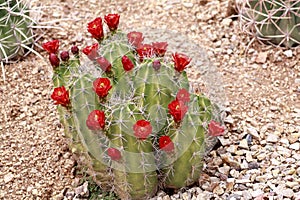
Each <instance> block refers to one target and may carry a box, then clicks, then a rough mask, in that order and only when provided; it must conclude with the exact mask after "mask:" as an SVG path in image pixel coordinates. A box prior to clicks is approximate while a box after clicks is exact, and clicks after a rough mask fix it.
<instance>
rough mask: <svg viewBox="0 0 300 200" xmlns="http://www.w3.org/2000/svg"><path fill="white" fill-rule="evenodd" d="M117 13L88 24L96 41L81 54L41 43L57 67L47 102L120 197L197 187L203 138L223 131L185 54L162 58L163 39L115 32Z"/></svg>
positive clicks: (101, 180)
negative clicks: (197, 89)
mask: <svg viewBox="0 0 300 200" xmlns="http://www.w3.org/2000/svg"><path fill="white" fill-rule="evenodd" d="M119 17H120V16H119V15H118V14H108V15H106V16H105V17H104V19H105V23H106V24H107V26H108V28H109V31H108V33H104V28H103V24H102V19H101V18H100V17H98V18H96V19H95V20H93V21H92V22H90V23H89V24H88V31H89V32H90V33H91V35H92V37H93V38H95V39H96V40H97V42H96V43H94V44H93V45H90V46H87V47H86V48H84V49H83V50H82V52H83V53H84V54H85V55H86V56H87V57H88V59H87V61H86V62H85V63H82V62H81V61H80V60H79V58H80V53H79V49H78V48H77V46H73V47H72V48H71V52H72V55H73V56H71V55H70V54H69V51H62V52H60V53H59V52H58V48H59V41H58V40H53V41H50V42H47V43H44V44H43V48H44V49H45V50H46V51H48V53H49V61H50V63H51V65H52V66H53V69H54V75H53V83H54V91H53V93H52V95H51V98H52V99H53V100H54V101H55V104H57V105H58V107H57V109H58V112H59V114H60V120H61V122H62V124H63V125H64V127H65V133H66V135H67V136H68V137H69V138H70V140H71V142H70V143H71V145H70V146H71V150H72V151H73V152H74V153H77V154H78V155H81V160H82V161H83V162H84V163H86V164H87V165H88V166H89V167H90V169H91V172H90V173H91V175H93V176H94V178H95V181H96V182H97V184H99V185H100V186H101V187H102V188H103V189H108V190H113V191H115V192H116V193H117V194H118V195H119V197H120V198H122V199H146V198H150V197H152V196H153V195H154V194H155V193H156V192H157V189H158V188H172V189H178V188H181V187H185V186H189V185H191V184H194V183H195V182H197V180H198V178H199V176H200V171H201V168H202V164H203V163H202V158H203V154H204V151H205V140H206V138H207V135H208V134H210V135H213V136H218V135H221V134H223V132H224V128H223V126H222V125H221V123H222V122H221V121H220V120H219V116H215V115H214V114H213V113H215V112H214V110H215V109H218V108H217V106H216V105H214V104H213V103H212V102H211V101H210V100H209V98H207V97H206V96H205V95H204V94H193V93H192V92H191V91H192V88H191V87H190V83H189V81H188V78H187V74H186V72H185V68H186V67H187V66H188V65H189V64H190V61H191V59H190V58H189V57H188V56H187V55H185V54H183V53H173V54H172V61H169V60H168V59H166V58H165V53H166V51H167V46H168V44H167V42H153V43H152V44H144V43H143V39H144V38H143V34H142V33H141V32H136V31H133V32H130V33H128V34H126V33H124V32H122V31H120V30H118V24H119Z"/></svg>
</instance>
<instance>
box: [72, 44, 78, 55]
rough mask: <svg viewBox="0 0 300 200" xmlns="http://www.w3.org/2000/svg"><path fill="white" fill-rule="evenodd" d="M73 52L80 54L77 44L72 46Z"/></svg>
mask: <svg viewBox="0 0 300 200" xmlns="http://www.w3.org/2000/svg"><path fill="white" fill-rule="evenodd" d="M71 52H72V54H74V55H78V54H79V49H78V47H77V46H75V45H74V46H72V47H71Z"/></svg>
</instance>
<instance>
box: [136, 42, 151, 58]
mask: <svg viewBox="0 0 300 200" xmlns="http://www.w3.org/2000/svg"><path fill="white" fill-rule="evenodd" d="M137 53H138V55H139V57H140V61H141V62H143V60H144V58H151V57H152V56H153V55H154V49H153V46H152V45H151V44H142V45H140V46H139V47H138V48H137Z"/></svg>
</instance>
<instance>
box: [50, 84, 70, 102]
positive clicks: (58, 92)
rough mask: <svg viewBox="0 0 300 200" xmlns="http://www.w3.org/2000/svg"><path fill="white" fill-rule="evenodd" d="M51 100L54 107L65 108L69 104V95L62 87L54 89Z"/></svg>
mask: <svg viewBox="0 0 300 200" xmlns="http://www.w3.org/2000/svg"><path fill="white" fill-rule="evenodd" d="M51 99H53V100H54V101H55V102H54V104H55V105H62V106H64V107H67V106H68V105H69V104H70V99H69V93H68V91H67V90H66V88H65V87H64V86H61V87H57V88H54V91H53V93H52V94H51Z"/></svg>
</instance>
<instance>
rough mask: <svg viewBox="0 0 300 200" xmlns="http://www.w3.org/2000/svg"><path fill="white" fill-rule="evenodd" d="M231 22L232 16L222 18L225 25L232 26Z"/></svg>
mask: <svg viewBox="0 0 300 200" xmlns="http://www.w3.org/2000/svg"><path fill="white" fill-rule="evenodd" d="M231 22H232V19H230V18H224V19H223V20H222V22H221V24H222V25H223V26H230V24H231Z"/></svg>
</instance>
